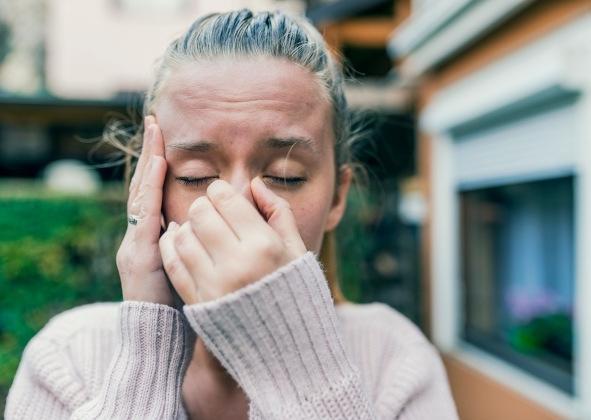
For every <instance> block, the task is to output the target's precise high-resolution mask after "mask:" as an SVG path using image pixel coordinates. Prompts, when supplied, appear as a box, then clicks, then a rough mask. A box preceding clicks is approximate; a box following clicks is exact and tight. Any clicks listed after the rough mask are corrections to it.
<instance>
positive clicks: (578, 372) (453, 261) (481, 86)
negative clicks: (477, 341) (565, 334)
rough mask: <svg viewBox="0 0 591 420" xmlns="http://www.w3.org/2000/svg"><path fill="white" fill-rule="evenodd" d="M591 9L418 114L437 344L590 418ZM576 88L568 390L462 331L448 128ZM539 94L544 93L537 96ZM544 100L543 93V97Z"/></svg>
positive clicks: (554, 406)
mask: <svg viewBox="0 0 591 420" xmlns="http://www.w3.org/2000/svg"><path fill="white" fill-rule="evenodd" d="M589 37H591V16H590V15H586V16H582V17H580V18H578V19H577V20H575V21H573V22H571V23H570V24H568V25H566V26H564V27H562V28H561V29H559V30H556V31H554V32H553V33H551V34H549V35H547V36H546V37H544V38H542V39H539V40H538V41H536V42H535V43H533V44H531V45H529V46H527V47H526V48H523V49H521V50H519V51H517V52H515V53H513V54H511V55H509V56H507V57H505V58H503V59H502V60H499V61H498V62H496V63H493V64H492V65H490V66H488V67H486V68H484V69H482V70H479V71H478V72H476V73H474V74H472V75H470V76H468V77H467V78H465V79H462V80H460V81H459V82H457V83H455V84H454V85H452V86H449V87H447V88H446V89H445V90H443V91H440V92H438V94H437V95H436V96H435V98H434V99H433V101H432V102H431V103H430V104H429V106H428V107H427V108H426V109H425V110H424V112H423V114H422V115H421V118H420V125H421V129H422V130H423V131H425V132H426V133H427V134H429V137H430V139H431V142H432V151H433V153H432V166H433V169H432V171H431V173H432V186H433V188H432V189H433V196H432V208H433V209H434V211H433V213H432V216H431V217H432V244H433V250H432V253H431V255H432V261H431V264H432V268H433V269H432V272H433V277H432V296H433V297H432V308H431V309H432V310H431V322H432V326H433V339H434V341H435V344H436V345H437V346H438V347H439V348H440V349H441V350H443V351H444V352H448V353H451V354H452V355H454V356H455V357H456V358H458V359H459V360H461V361H463V362H464V363H466V364H468V365H470V366H472V367H473V368H475V369H477V370H479V371H481V372H482V373H484V374H485V375H487V376H489V377H491V378H493V379H495V380H497V381H498V382H500V383H501V384H503V385H505V386H507V387H508V388H511V389H513V390H515V391H516V392H518V393H520V394H522V395H524V396H526V397H527V398H529V399H531V400H533V401H535V402H537V403H538V404H540V405H541V406H543V407H546V408H548V409H550V410H552V411H554V412H556V413H557V414H559V415H562V416H565V417H567V418H591V118H590V116H591V59H590V58H589V57H591V51H590V50H589V47H587V44H588V42H587V39H589ZM573 90H576V91H577V92H579V98H578V101H577V105H576V108H575V112H577V113H578V116H577V117H576V121H577V125H578V127H577V131H578V132H579V133H580V136H581V138H580V141H579V142H578V144H579V147H580V151H579V153H578V158H579V161H578V162H577V164H576V168H575V175H576V181H575V208H576V210H575V212H576V215H575V225H576V232H577V234H576V254H575V260H576V278H575V290H576V293H575V299H576V301H575V311H576V315H575V320H576V321H575V325H574V328H575V343H574V349H573V350H574V361H573V363H574V366H573V367H574V369H573V370H574V381H575V393H574V396H571V395H569V394H567V393H565V392H563V391H562V390H560V389H558V388H556V387H554V386H552V385H550V384H548V383H547V382H545V381H543V380H541V379H539V378H537V377H535V376H534V375H532V374H530V373H527V372H525V371H523V370H521V369H519V368H518V367H516V366H513V365H511V364H510V363H508V362H506V361H504V360H502V359H500V358H498V357H496V356H493V355H491V354H488V353H487V352H485V351H483V350H480V349H478V348H476V347H475V346H473V345H470V344H468V343H466V342H464V341H463V340H462V339H461V325H462V313H463V307H462V305H463V303H462V302H463V299H462V289H461V282H460V270H459V267H460V265H459V263H460V254H459V202H458V201H459V194H458V192H457V190H456V184H455V177H454V165H453V147H454V146H453V142H454V139H453V129H454V127H459V126H462V125H463V124H467V123H469V122H470V121H476V120H478V119H480V118H485V117H486V116H487V115H494V114H495V113H498V112H502V110H503V109H507V107H510V106H513V105H515V104H519V103H522V104H523V103H527V101H529V102H530V103H531V102H532V101H534V102H535V100H536V98H543V97H544V96H543V95H541V94H542V93H543V92H548V91H556V92H559V91H573ZM540 100H541V99H540ZM544 100H548V98H545V99H544Z"/></svg>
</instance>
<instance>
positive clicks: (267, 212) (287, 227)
mask: <svg viewBox="0 0 591 420" xmlns="http://www.w3.org/2000/svg"><path fill="white" fill-rule="evenodd" d="M250 188H251V191H252V196H253V198H254V201H255V204H256V205H257V207H258V208H259V210H260V211H261V214H262V215H263V217H264V218H265V219H266V220H267V223H268V224H269V226H271V228H273V230H275V232H277V233H278V234H279V236H280V237H281V239H282V240H283V242H284V243H285V244H286V246H287V247H288V248H289V249H290V250H292V251H293V252H295V253H296V254H301V253H304V252H306V246H305V245H304V242H303V240H302V237H301V235H300V232H299V230H298V227H297V224H296V220H295V217H294V215H293V212H292V210H291V206H290V205H289V203H288V202H287V200H285V199H283V198H281V197H279V196H278V195H277V194H275V193H274V192H273V191H271V190H270V189H269V188H267V186H266V185H265V183H264V182H263V180H262V179H261V178H260V177H258V176H257V177H256V178H254V179H253V180H252V181H251V183H250Z"/></svg>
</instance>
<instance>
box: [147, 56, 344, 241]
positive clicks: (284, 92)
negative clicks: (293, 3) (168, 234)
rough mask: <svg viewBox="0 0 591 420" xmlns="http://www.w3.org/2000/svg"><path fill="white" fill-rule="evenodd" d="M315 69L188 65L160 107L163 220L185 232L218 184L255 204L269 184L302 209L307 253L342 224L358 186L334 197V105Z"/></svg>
mask: <svg viewBox="0 0 591 420" xmlns="http://www.w3.org/2000/svg"><path fill="white" fill-rule="evenodd" d="M323 93H324V92H323V89H321V88H320V86H319V84H318V83H317V81H316V80H315V78H314V76H313V75H312V74H311V73H310V72H309V71H308V70H306V69H304V68H301V67H300V66H298V65H296V64H294V63H291V62H289V61H287V60H280V59H277V58H252V59H246V58H245V59H217V60H214V61H209V62H199V63H192V64H185V65H183V66H181V67H179V68H177V69H175V70H174V71H173V72H172V74H171V75H170V76H169V77H168V79H167V80H166V82H165V85H164V87H163V90H162V92H161V93H160V95H159V98H158V101H157V103H156V104H155V108H154V114H155V116H156V120H157V122H158V124H159V126H160V128H161V130H162V134H163V138H164V144H165V157H166V160H167V162H168V171H167V176H166V180H165V185H164V202H163V213H164V216H165V219H166V221H167V222H170V221H172V220H174V221H175V222H177V223H183V222H184V221H185V220H186V219H187V212H188V209H189V206H190V205H191V203H192V202H193V201H194V200H195V199H196V198H197V197H199V196H201V195H204V194H205V190H206V188H207V185H208V184H209V183H210V182H211V181H213V180H214V179H216V178H221V179H224V180H226V181H227V182H229V183H230V184H232V185H233V186H234V188H236V190H237V191H240V192H241V193H242V194H244V196H245V197H247V198H248V199H249V200H250V201H251V202H253V199H252V195H251V191H250V181H251V180H252V179H253V178H254V177H256V176H260V177H261V178H262V179H263V181H264V182H265V183H266V185H267V186H269V187H270V188H271V189H272V190H273V191H274V192H275V193H276V194H277V195H279V196H281V197H283V198H284V199H286V200H287V201H288V202H289V203H290V205H291V208H292V210H293V213H294V216H295V219H296V223H297V225H298V228H299V231H300V234H301V236H302V239H303V240H304V243H305V244H306V247H307V249H308V250H312V251H315V252H319V251H320V247H321V244H322V237H323V234H324V232H325V231H328V230H331V229H333V228H334V227H336V225H337V224H338V222H339V221H340V219H341V217H342V214H343V211H344V204H345V199H346V194H347V191H348V187H349V184H350V178H351V176H350V170H345V171H341V175H340V183H339V187H338V189H337V190H335V188H336V185H335V164H334V150H333V147H334V135H333V126H332V111H331V105H330V103H329V101H328V99H327V98H326V96H325V95H323Z"/></svg>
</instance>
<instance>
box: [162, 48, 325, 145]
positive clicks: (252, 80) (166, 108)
mask: <svg viewBox="0 0 591 420" xmlns="http://www.w3.org/2000/svg"><path fill="white" fill-rule="evenodd" d="M155 113H156V116H157V119H158V123H159V124H160V126H161V128H162V132H163V134H164V139H165V142H166V143H167V144H168V143H169V142H170V141H173V140H175V139H178V140H189V139H188V138H187V137H188V136H191V137H192V138H193V139H196V138H195V137H203V138H208V139H210V140H216V141H220V140H224V139H225V138H233V139H237V138H244V139H248V138H251V139H253V138H255V137H256V138H260V137H261V136H267V137H274V136H275V137H277V136H278V137H286V136H287V137H307V138H311V139H313V140H315V141H318V142H319V143H324V142H325V141H329V142H330V139H328V140H327V139H326V137H327V136H328V137H331V134H332V123H331V118H330V114H331V109H330V102H329V101H328V99H327V98H326V93H325V90H324V88H322V87H321V86H320V83H319V82H318V81H317V79H316V77H315V76H314V75H313V74H312V73H311V72H310V71H309V70H307V69H305V68H303V67H301V66H298V65H297V64H294V63H291V62H289V61H287V60H283V59H278V58H269V57H259V58H233V59H230V58H224V59H215V60H211V61H200V62H195V63H190V64H183V65H181V66H179V67H177V68H175V69H174V70H173V71H172V72H171V74H170V75H169V77H168V79H167V80H166V81H165V84H164V86H163V88H162V91H161V93H160V94H159V96H158V100H157V103H156V104H155ZM196 140H197V139H196ZM319 146H322V144H319Z"/></svg>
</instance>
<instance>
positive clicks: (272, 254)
mask: <svg viewBox="0 0 591 420" xmlns="http://www.w3.org/2000/svg"><path fill="white" fill-rule="evenodd" d="M280 251H281V248H280V244H279V243H278V241H277V240H275V239H274V238H271V237H268V236H267V237H264V238H260V239H259V244H258V252H259V255H261V256H262V257H263V258H268V259H272V260H275V259H277V258H278V257H279V256H280Z"/></svg>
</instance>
